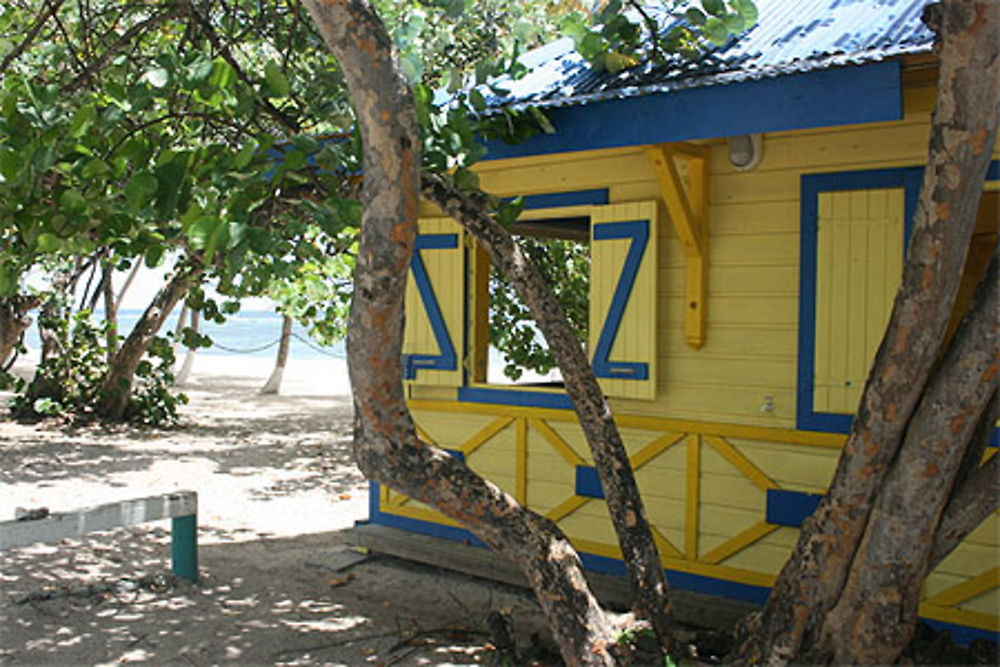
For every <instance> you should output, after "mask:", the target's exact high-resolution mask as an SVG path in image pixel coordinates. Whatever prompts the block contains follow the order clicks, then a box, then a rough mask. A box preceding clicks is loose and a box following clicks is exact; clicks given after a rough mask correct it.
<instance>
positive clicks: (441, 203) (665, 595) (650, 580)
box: [423, 175, 673, 650]
mask: <svg viewBox="0 0 1000 667" xmlns="http://www.w3.org/2000/svg"><path fill="white" fill-rule="evenodd" d="M423 194H424V197H425V198H426V199H427V200H428V201H430V202H433V203H434V204H437V205H438V207H440V208H441V210H443V211H444V212H445V213H446V214H448V215H449V216H451V217H452V218H454V219H455V220H457V221H458V222H459V223H460V224H461V225H462V226H463V227H464V228H465V229H466V231H468V232H469V233H470V234H472V235H473V236H474V237H475V238H476V240H477V241H479V243H480V244H481V245H482V246H483V248H485V250H486V251H487V253H489V256H490V260H491V261H492V262H493V265H494V266H496V267H497V268H499V269H500V271H501V272H502V273H503V274H504V276H505V277H506V278H507V280H509V281H510V282H511V284H512V285H514V288H515V289H516V290H517V293H518V295H519V296H520V297H521V300H522V301H523V302H524V303H525V304H526V305H527V306H528V308H529V309H530V311H531V314H532V317H534V319H535V323H536V324H537V325H538V328H539V330H540V331H541V332H542V334H543V335H544V336H545V341H546V343H547V344H548V346H549V349H550V350H551V351H552V354H553V356H554V357H555V359H556V362H557V363H558V364H559V370H560V372H561V373H562V377H563V381H564V383H565V386H566V393H567V394H569V396H570V398H571V399H572V401H573V408H574V409H575V410H576V416H577V421H578V422H579V424H580V428H581V429H582V430H583V433H584V435H585V436H586V438H587V444H588V445H589V446H590V451H591V454H592V455H593V457H594V463H595V466H596V468H597V472H598V475H599V477H600V479H601V486H602V488H603V489H604V498H605V501H606V502H607V506H608V512H609V513H610V515H611V522H612V524H613V525H614V528H615V533H616V534H617V536H618V545H619V547H620V548H621V550H622V557H623V560H624V562H625V566H626V568H627V569H628V575H629V583H630V584H631V586H632V594H633V596H634V600H635V612H636V614H637V615H638V616H640V617H642V618H645V619H647V620H649V621H650V623H651V624H652V626H653V629H654V630H655V632H656V635H657V638H658V639H659V640H660V644H661V645H662V646H663V647H664V648H665V649H667V650H671V649H672V648H673V638H672V633H671V628H670V622H671V605H670V598H669V589H668V587H667V580H666V576H665V574H664V571H663V566H662V565H661V564H660V556H659V553H658V551H657V549H656V543H655V542H654V541H653V533H652V531H651V530H650V527H649V520H648V519H647V517H646V510H645V508H644V507H643V503H642V497H641V495H640V494H639V485H638V483H637V482H636V480H635V474H634V472H633V470H632V466H631V464H630V463H629V459H628V452H627V451H626V450H625V444H624V443H623V442H622V439H621V435H620V434H619V432H618V427H617V425H616V424H615V419H614V414H613V413H612V411H611V406H610V405H609V404H608V401H607V399H606V398H605V397H604V392H603V391H602V390H601V386H600V385H599V384H598V382H597V378H596V376H595V375H594V370H593V368H592V367H591V365H590V361H589V360H588V359H587V355H586V354H585V353H584V351H583V348H582V347H581V346H580V345H579V344H578V343H577V340H576V336H575V335H574V334H573V330H572V328H571V327H570V325H569V321H568V320H567V319H566V316H565V314H564V313H563V310H562V306H561V305H560V304H559V301H558V299H556V298H555V295H554V294H553V293H552V288H551V287H550V286H549V284H548V282H547V281H546V280H545V278H544V277H543V276H542V274H541V273H540V272H539V271H538V269H537V267H535V265H534V263H533V262H532V261H531V258H530V257H528V255H527V254H525V253H524V252H523V251H522V250H521V248H520V246H518V245H517V243H516V242H515V241H514V238H513V237H512V236H511V235H510V233H509V232H508V231H507V230H506V229H504V227H503V226H502V225H500V224H499V223H497V222H496V221H495V220H493V219H492V218H491V217H490V216H489V215H487V214H486V213H485V212H484V211H485V210H486V209H485V207H484V206H483V205H479V204H477V203H476V202H474V201H472V200H471V199H470V198H469V197H467V196H465V195H464V194H462V193H461V192H460V191H458V190H457V189H455V188H454V187H452V186H450V185H449V184H448V182H447V181H446V180H445V179H444V178H442V177H440V176H434V175H425V176H424V178H423Z"/></svg>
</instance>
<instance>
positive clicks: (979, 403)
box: [818, 259, 1000, 664]
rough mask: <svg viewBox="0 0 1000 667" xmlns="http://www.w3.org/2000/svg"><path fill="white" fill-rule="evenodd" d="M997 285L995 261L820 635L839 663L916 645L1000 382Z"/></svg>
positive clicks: (891, 655) (888, 655)
mask: <svg viewBox="0 0 1000 667" xmlns="http://www.w3.org/2000/svg"><path fill="white" fill-rule="evenodd" d="M997 288H998V285H997V263H996V260H995V259H994V261H993V263H992V264H991V265H990V270H989V271H988V272H987V276H986V278H985V280H984V282H983V284H982V285H981V286H980V289H979V291H978V294H977V298H976V301H975V305H974V307H973V309H972V311H971V312H970V316H969V317H967V318H966V319H965V321H964V322H963V323H962V326H960V327H959V330H958V333H957V334H956V335H955V338H954V339H953V342H952V344H951V346H950V347H949V349H948V352H947V354H946V355H945V357H944V359H943V360H942V362H941V365H940V366H939V367H938V368H937V369H936V370H935V373H934V375H933V377H932V378H931V381H930V383H929V384H928V386H927V388H926V390H925V392H924V395H923V397H922V398H921V400H920V403H919V404H918V406H917V411H916V413H915V414H914V416H913V419H912V420H911V421H910V424H909V426H908V427H907V430H906V436H905V438H904V440H903V444H902V447H901V448H900V451H899V455H898V457H897V459H896V461H894V462H893V465H892V468H891V470H890V472H889V474H888V476H887V477H886V479H885V483H884V485H883V487H882V488H881V489H880V490H879V492H878V498H877V501H876V502H875V505H874V507H873V508H872V511H871V515H870V517H869V519H868V525H867V528H866V530H865V533H864V536H863V537H862V539H861V543H860V544H859V545H858V549H857V553H855V555H854V559H853V561H852V563H851V571H850V574H849V576H848V579H847V582H846V585H845V586H844V589H843V591H842V592H841V593H840V595H839V597H838V600H837V604H836V605H835V606H834V607H833V609H831V610H830V612H829V614H828V615H827V618H826V619H825V621H824V625H823V630H822V634H821V636H820V641H819V646H818V649H819V651H820V652H821V654H823V655H826V654H828V653H831V652H832V654H833V655H834V659H835V660H836V661H837V662H841V663H843V662H861V663H865V664H874V663H884V664H888V663H891V662H894V661H895V659H896V658H897V657H898V655H899V652H900V651H902V649H903V648H904V647H905V646H906V645H907V644H908V643H909V641H910V637H911V636H912V633H913V629H914V627H915V626H916V622H917V606H918V604H919V602H920V584H921V582H923V579H924V577H925V576H926V574H927V564H928V561H929V558H930V555H931V550H932V547H933V545H934V536H935V533H936V532H937V526H938V522H939V520H940V516H941V512H942V511H943V510H944V507H945V503H946V502H947V501H948V498H949V496H950V494H951V490H952V483H953V482H954V480H955V476H956V474H957V472H958V469H959V467H960V465H961V463H962V460H963V459H964V454H965V450H966V447H967V446H968V444H969V441H970V440H971V438H972V436H973V434H974V432H975V431H976V427H977V425H978V423H979V420H980V417H981V416H982V414H983V412H984V410H985V408H986V406H987V404H988V403H990V399H991V397H992V396H993V395H994V394H995V393H996V389H997V379H998V377H1000V323H998V321H997V312H998V310H997V306H998V305H1000V302H998V299H997ZM847 638H850V639H847Z"/></svg>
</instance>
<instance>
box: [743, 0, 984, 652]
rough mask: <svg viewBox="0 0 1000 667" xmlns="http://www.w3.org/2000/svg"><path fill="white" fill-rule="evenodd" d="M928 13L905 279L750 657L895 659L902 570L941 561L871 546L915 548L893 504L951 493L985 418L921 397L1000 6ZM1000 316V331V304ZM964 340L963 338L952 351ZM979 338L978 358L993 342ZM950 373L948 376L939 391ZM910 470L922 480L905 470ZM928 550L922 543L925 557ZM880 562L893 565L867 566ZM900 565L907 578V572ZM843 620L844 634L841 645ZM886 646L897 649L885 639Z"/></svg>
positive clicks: (969, 191)
mask: <svg viewBox="0 0 1000 667" xmlns="http://www.w3.org/2000/svg"><path fill="white" fill-rule="evenodd" d="M929 10H930V11H929V17H930V18H931V19H932V21H929V22H933V23H934V25H933V26H932V27H933V28H935V29H937V32H938V37H939V40H940V59H941V65H940V74H939V81H938V101H937V105H936V107H935V110H934V116H933V125H932V129H931V137H930V146H929V155H928V160H927V168H926V170H925V172H924V182H923V187H922V189H921V193H920V199H919V203H918V205H917V210H916V213H915V215H914V221H913V232H912V236H911V240H910V244H909V248H908V251H907V257H906V263H905V266H904V270H903V279H902V284H901V286H900V289H899V292H898V293H897V295H896V300H895V303H894V304H893V310H892V314H891V316H890V321H889V324H888V328H887V331H886V334H885V337H884V339H883V341H882V344H881V346H880V348H879V351H878V353H877V355H876V357H875V362H874V365H873V367H872V370H871V372H870V374H869V377H868V381H867V383H866V385H865V388H864V391H863V393H862V397H861V404H860V407H859V410H858V413H857V416H856V417H855V420H854V425H853V426H852V429H851V433H850V435H849V436H848V439H847V442H846V444H845V446H844V450H843V453H842V455H841V458H840V462H839V464H838V467H837V471H836V473H835V475H834V478H833V481H832V483H831V485H830V490H829V493H828V494H827V495H826V496H825V497H824V499H823V501H822V502H821V503H820V505H819V507H818V508H817V510H816V513H815V514H814V515H813V517H811V518H810V519H809V520H807V521H806V522H805V524H804V525H803V529H802V533H801V534H800V537H799V541H798V544H797V545H796V548H795V551H794V552H793V554H792V556H791V558H790V559H789V561H788V562H787V563H786V565H785V567H784V568H783V569H782V571H781V574H780V575H779V577H778V580H777V582H776V583H775V586H774V588H773V590H772V592H771V596H770V598H769V599H768V603H767V605H766V606H765V608H764V610H763V612H762V614H760V615H759V616H757V617H756V618H754V619H751V621H750V622H749V623H748V625H747V626H746V628H745V630H746V631H747V633H748V635H749V639H748V640H747V641H746V642H744V643H743V644H742V646H741V647H740V649H739V651H738V656H739V659H741V660H746V661H752V662H761V661H763V662H768V663H774V664H783V663H787V662H790V661H810V662H812V661H815V662H830V661H832V660H837V661H838V662H839V661H847V662H867V661H875V662H892V661H893V660H894V658H895V656H897V655H898V654H899V652H900V651H901V650H902V648H903V647H904V646H905V644H906V641H907V639H908V637H909V636H910V634H911V633H912V628H913V618H914V609H913V607H914V606H915V602H914V601H913V600H912V597H910V596H908V594H904V593H903V592H902V590H901V586H902V585H903V580H905V582H906V585H912V586H914V590H918V589H919V586H918V585H917V584H916V582H919V577H922V576H923V574H924V573H925V571H926V566H927V564H928V560H929V557H928V556H926V555H923V556H921V557H920V558H919V559H918V562H917V563H916V564H914V565H912V566H905V565H904V564H903V563H900V562H899V561H897V560H893V561H891V562H882V563H881V565H879V560H880V559H879V558H878V556H877V554H873V553H872V551H873V550H876V549H879V548H885V547H886V546H887V545H890V544H892V545H894V546H892V548H891V551H892V552H893V553H894V554H896V556H898V555H900V554H902V553H904V552H905V551H906V549H905V548H904V547H902V546H900V545H897V544H895V541H896V540H905V539H913V538H912V537H906V536H905V535H910V532H909V529H907V530H905V531H904V530H901V531H900V532H899V533H896V534H894V533H893V532H892V531H893V527H889V526H883V525H877V524H880V523H882V522H883V521H891V520H892V519H891V516H892V513H893V511H895V510H894V509H892V508H890V506H891V505H893V504H894V503H899V502H904V501H903V499H904V498H913V497H917V498H920V500H919V501H917V502H916V503H913V504H917V505H920V504H922V503H923V502H924V500H923V495H922V493H921V491H919V490H913V489H917V488H918V487H916V486H914V487H913V489H910V488H909V485H910V484H914V485H918V484H919V485H920V487H919V488H920V489H923V488H925V486H926V488H927V489H928V491H929V492H933V493H938V494H940V493H945V495H946V494H947V490H942V489H940V488H938V487H940V486H941V485H945V486H947V485H948V484H949V483H950V481H949V479H948V477H947V476H945V477H944V478H943V479H941V480H939V479H938V477H937V476H938V475H939V474H940V473H941V470H942V469H943V468H947V467H950V466H952V465H953V458H954V457H956V456H957V457H958V458H959V459H960V458H961V456H962V452H963V451H964V449H965V446H966V443H967V441H968V439H969V428H968V424H969V423H970V422H971V423H973V424H975V423H976V422H977V421H978V414H979V413H981V412H982V410H983V407H984V406H985V404H986V403H987V402H988V401H989V397H988V396H987V398H986V399H985V400H980V399H979V398H973V397H972V396H969V397H968V398H967V399H963V400H968V401H970V402H971V403H976V402H979V406H978V408H975V407H974V406H966V407H965V408H962V409H963V410H965V412H964V413H963V414H958V413H956V415H955V416H956V417H958V418H959V419H958V421H959V422H961V424H956V431H955V433H954V436H952V435H951V434H950V433H949V432H948V431H947V429H948V428H951V425H950V424H942V421H941V415H935V414H933V412H934V410H935V406H933V405H930V404H928V403H921V404H920V406H919V412H920V413H921V414H918V415H915V412H917V411H918V402H919V401H920V400H921V397H922V396H923V395H924V392H925V388H926V387H928V380H929V379H930V378H931V372H932V369H933V368H934V367H935V364H936V362H937V360H938V357H939V354H940V348H941V345H942V340H943V339H944V335H945V332H946V328H947V325H948V321H949V317H950V315H951V311H952V308H953V304H954V301H955V294H956V292H957V290H958V285H959V280H960V277H961V273H962V268H963V265H964V262H965V255H966V252H967V248H968V246H969V242H970V239H971V236H972V230H973V227H974V224H975V218H976V208H977V206H978V202H979V200H980V195H981V191H982V185H983V179H984V177H985V173H986V169H987V166H988V164H989V161H990V155H991V152H992V150H993V147H994V145H995V141H996V132H997V116H998V113H1000V2H997V0H990V1H989V2H963V1H961V0H945V2H943V3H941V4H940V5H933V6H931V7H930V8H929ZM994 280H995V278H994ZM990 314H991V315H992V317H993V318H994V321H993V325H992V326H994V327H995V317H996V310H995V306H994V310H993V312H992V313H987V315H990ZM987 319H988V317H987ZM960 344H961V343H960V342H958V341H956V342H955V343H954V344H953V347H954V346H958V345H960ZM979 344H980V346H981V345H986V344H988V341H986V340H983V341H979ZM992 345H993V346H994V347H993V349H992V350H987V352H992V353H994V355H995V352H996V340H995V338H994V339H993V342H992ZM972 347H973V348H974V349H976V350H977V355H979V353H980V352H982V349H981V347H978V346H976V345H975V344H973V345H972ZM987 356H988V355H987ZM977 359H979V360H980V361H981V360H982V356H981V355H979V356H977ZM992 363H994V364H995V357H994V361H993V362H992ZM948 366H949V362H947V361H946V362H945V365H944V366H943V367H942V369H941V371H940V372H939V374H938V375H939V376H940V375H941V373H944V374H945V375H946V376H947V375H948V374H949V373H968V374H969V376H970V377H974V378H975V379H974V382H973V384H975V385H976V388H975V389H974V390H972V389H970V391H975V392H980V391H981V389H982V387H980V386H979V385H980V384H982V383H983V382H985V380H986V378H984V377H981V376H979V375H978V373H980V371H984V370H987V369H988V368H989V364H987V366H986V367H976V368H972V369H969V368H964V367H962V366H961V364H958V363H953V364H952V365H951V366H952V367H951V368H948ZM994 372H995V371H994ZM948 381H949V377H941V379H940V380H939V381H938V380H936V381H935V382H932V384H931V386H930V389H929V391H934V392H936V391H937V390H936V389H935V388H934V387H935V385H937V384H938V382H948ZM951 400H952V399H951V398H949V401H951ZM925 413H927V414H925ZM908 430H909V431H912V432H913V435H912V436H908ZM917 431H920V432H917ZM904 438H907V439H908V442H907V443H906V445H904V444H903V443H904ZM942 443H945V444H942ZM901 448H903V449H904V451H903V452H902V453H901V451H900V450H901ZM950 449H956V450H958V451H957V452H953V451H950ZM921 462H923V463H924V467H923V468H921V467H920V463H921ZM897 465H898V466H900V467H899V468H898V469H896V467H895V466H897ZM906 474H908V475H916V477H917V479H913V480H907V479H903V478H902V476H903V475H906ZM953 474H954V473H953V472H952V475H953ZM939 500H940V499H938V501H939ZM945 500H947V497H945ZM936 502H937V501H936ZM897 509H898V508H897ZM918 509H919V508H918ZM921 514H923V516H921V517H920V518H919V521H920V522H922V523H924V524H925V525H921V526H918V527H916V530H918V531H919V538H918V539H919V540H921V541H928V540H929V538H928V537H927V536H928V535H931V536H933V535H934V533H935V532H937V530H938V529H937V527H936V525H935V524H936V522H937V517H939V516H940V510H939V509H933V510H932V511H929V512H921ZM925 547H927V545H926V544H923V543H922V544H921V545H920V551H921V553H922V552H923V551H924V549H925ZM872 567H882V568H883V570H884V571H883V572H881V573H866V572H865V570H866V569H868V568H872ZM917 571H919V574H917ZM896 572H898V573H899V574H900V577H901V580H900V581H896V580H895V576H894V574H895V573H896ZM865 581H867V582H869V583H871V582H878V584H876V585H880V586H882V588H880V589H879V590H878V591H875V590H871V591H868V593H866V592H865V591H862V590H861V587H862V586H864V585H865V584H864V582H865ZM880 597H881V599H879V598H880ZM855 605H860V606H858V607H855ZM890 610H894V611H890ZM838 629H840V630H842V631H844V632H845V634H842V635H840V636H839V637H838V638H836V639H837V641H834V639H835V637H834V633H835V632H837V630H838ZM879 642H884V643H885V645H884V646H883V647H876V646H875V644H877V643H879ZM835 644H839V645H837V646H836V647H835V646H834V645H835ZM835 649H836V650H835Z"/></svg>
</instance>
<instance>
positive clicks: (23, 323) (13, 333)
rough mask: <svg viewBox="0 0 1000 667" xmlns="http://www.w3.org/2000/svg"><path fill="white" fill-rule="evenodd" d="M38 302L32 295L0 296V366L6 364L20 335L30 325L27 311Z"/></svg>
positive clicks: (36, 305)
mask: <svg viewBox="0 0 1000 667" xmlns="http://www.w3.org/2000/svg"><path fill="white" fill-rule="evenodd" d="M38 304H39V299H38V297H34V296H11V297H3V298H0V367H3V366H5V365H6V364H7V361H8V359H9V358H10V357H11V355H12V354H13V352H14V349H15V348H16V347H17V344H18V342H20V340H21V335H22V334H23V333H24V332H25V331H27V329H28V327H30V326H31V318H30V317H28V311H30V310H32V309H34V308H37V307H38Z"/></svg>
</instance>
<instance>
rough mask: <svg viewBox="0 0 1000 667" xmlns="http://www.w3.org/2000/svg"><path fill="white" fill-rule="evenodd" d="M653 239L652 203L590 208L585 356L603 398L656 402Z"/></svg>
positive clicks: (655, 223)
mask: <svg viewBox="0 0 1000 667" xmlns="http://www.w3.org/2000/svg"><path fill="white" fill-rule="evenodd" d="M656 239H657V204H656V202H653V201H648V202H638V203H632V204H613V205H610V206H596V207H594V208H593V209H592V213H591V226H590V257H591V260H590V261H591V264H590V334H589V338H590V344H589V351H590V357H591V361H592V363H593V366H594V373H595V374H596V375H597V378H598V380H599V382H600V383H601V387H602V388H603V389H604V392H605V393H606V394H607V395H608V396H616V397H619V398H637V399H653V398H655V397H656V362H657V359H656V349H657V344H656V343H657V333H658V332H657V329H656V322H657V320H656V302H657V295H656V278H657V276H656Z"/></svg>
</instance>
